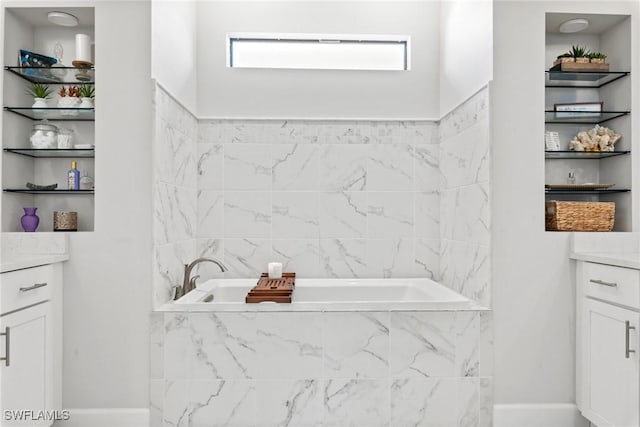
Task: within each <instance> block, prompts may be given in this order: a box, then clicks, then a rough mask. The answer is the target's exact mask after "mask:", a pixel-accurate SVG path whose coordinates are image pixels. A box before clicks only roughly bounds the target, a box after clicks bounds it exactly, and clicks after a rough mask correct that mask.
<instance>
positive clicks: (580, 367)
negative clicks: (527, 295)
mask: <svg viewBox="0 0 640 427" xmlns="http://www.w3.org/2000/svg"><path fill="white" fill-rule="evenodd" d="M576 279H577V288H576V289H577V312H576V315H577V328H576V331H577V343H576V344H577V363H576V384H577V387H576V394H577V404H578V409H580V411H581V412H582V415H583V416H584V417H586V418H587V419H588V420H589V421H591V422H592V423H593V424H595V425H596V426H598V427H609V426H610V427H638V426H640V365H639V362H638V361H639V354H638V351H639V345H640V339H639V338H640V334H639V328H640V271H639V270H636V269H632V268H623V267H618V266H612V265H604V264H597V263H592V262H583V261H580V262H578V269H577V273H576Z"/></svg>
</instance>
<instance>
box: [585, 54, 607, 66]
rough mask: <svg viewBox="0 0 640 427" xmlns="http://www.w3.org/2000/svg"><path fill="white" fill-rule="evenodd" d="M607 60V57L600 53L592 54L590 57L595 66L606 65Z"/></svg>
mask: <svg viewBox="0 0 640 427" xmlns="http://www.w3.org/2000/svg"><path fill="white" fill-rule="evenodd" d="M606 59H607V55H605V54H604V53H600V52H592V53H591V55H589V60H590V62H591V63H593V64H604V62H605V60H606Z"/></svg>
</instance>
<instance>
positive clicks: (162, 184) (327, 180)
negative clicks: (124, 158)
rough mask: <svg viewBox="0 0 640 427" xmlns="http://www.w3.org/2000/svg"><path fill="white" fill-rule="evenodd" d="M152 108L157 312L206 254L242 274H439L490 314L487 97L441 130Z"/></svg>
mask: <svg viewBox="0 0 640 427" xmlns="http://www.w3.org/2000/svg"><path fill="white" fill-rule="evenodd" d="M154 99H155V103H154V108H155V109H156V114H155V115H154V116H155V118H156V123H155V133H156V134H155V141H156V142H155V145H154V147H155V148H154V167H155V177H156V180H155V192H156V196H155V197H154V203H155V208H154V212H155V214H154V230H155V232H154V236H155V237H154V239H155V245H154V251H155V259H156V263H155V265H156V267H155V286H154V289H155V298H154V301H155V303H156V306H158V305H161V304H162V303H164V302H166V301H167V300H169V298H170V293H171V287H172V286H175V285H176V284H177V283H180V280H181V277H182V274H183V268H184V267H183V265H184V263H185V262H188V261H190V260H192V259H194V258H195V257H197V256H200V255H210V256H216V257H218V258H220V259H222V260H223V261H224V262H225V263H226V264H227V265H228V266H229V267H230V270H231V271H230V272H229V276H235V277H247V276H249V275H251V276H254V275H256V274H257V273H259V272H260V271H262V270H264V266H265V265H266V263H267V262H269V261H271V260H279V261H282V262H283V263H284V264H285V269H289V270H295V271H297V272H299V274H302V275H303V276H306V277H407V276H422V277H431V278H434V279H436V280H439V281H441V282H442V283H444V284H445V285H447V286H449V287H451V288H453V289H455V290H456V291H459V292H460V293H462V294H464V295H465V296H468V297H470V298H473V299H475V300H478V301H479V302H480V303H482V304H484V305H487V306H489V305H490V291H489V286H488V283H489V275H490V272H489V230H490V220H489V218H490V212H489V197H490V194H489V193H490V190H489V188H490V182H489V160H488V159H489V142H490V141H489V138H490V134H489V112H488V111H489V88H488V87H485V88H484V89H482V90H480V91H479V92H478V93H476V94H475V95H473V96H472V97H471V98H469V99H468V100H467V101H465V102H464V103H463V104H461V105H460V106H459V107H458V108H456V109H454V110H453V111H452V112H451V113H449V114H448V115H447V116H446V117H444V118H443V119H442V121H441V122H440V123H435V122H400V121H389V122H378V121H375V122H373V121H317V120H295V121H278V120H200V121H198V120H197V119H196V117H195V116H194V115H193V114H191V113H190V112H189V111H188V110H187V109H185V108H184V107H183V106H181V105H180V103H179V102H177V101H175V100H174V99H173V98H172V97H171V96H170V95H169V94H168V93H166V91H164V89H163V88H162V87H161V86H160V85H156V94H155V98H154ZM407 165H409V167H407ZM203 267H204V268H208V270H207V271H205V272H203V273H204V274H203V275H206V276H212V275H215V274H216V272H215V270H213V269H212V268H211V267H210V266H207V265H203Z"/></svg>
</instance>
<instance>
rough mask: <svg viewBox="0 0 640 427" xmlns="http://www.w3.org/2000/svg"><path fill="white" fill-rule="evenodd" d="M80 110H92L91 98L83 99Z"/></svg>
mask: <svg viewBox="0 0 640 427" xmlns="http://www.w3.org/2000/svg"><path fill="white" fill-rule="evenodd" d="M81 99H82V103H81V104H80V108H93V98H89V97H83V98H81Z"/></svg>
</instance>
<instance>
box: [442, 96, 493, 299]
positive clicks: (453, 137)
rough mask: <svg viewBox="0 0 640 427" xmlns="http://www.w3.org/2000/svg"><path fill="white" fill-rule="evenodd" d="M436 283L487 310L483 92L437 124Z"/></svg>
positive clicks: (488, 223)
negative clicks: (437, 257) (437, 254)
mask: <svg viewBox="0 0 640 427" xmlns="http://www.w3.org/2000/svg"><path fill="white" fill-rule="evenodd" d="M439 130H440V154H439V159H440V172H441V185H440V237H441V250H440V268H439V269H440V281H441V283H443V284H445V285H447V286H449V287H451V288H452V289H454V290H456V291H457V292H460V293H461V294H463V295H465V296H467V297H469V298H472V299H474V300H476V301H478V302H480V303H481V304H483V305H486V306H487V307H488V306H490V305H491V290H490V286H489V280H490V258H489V255H490V251H489V248H490V230H491V217H490V204H489V201H490V188H491V187H490V169H489V160H490V158H489V155H490V151H489V148H490V123H489V88H488V87H486V88H484V89H482V90H481V91H479V92H478V93H476V94H475V95H474V96H472V97H471V98H470V99H468V100H467V101H466V102H464V103H463V104H462V105H460V106H459V107H458V108H456V109H455V110H453V111H452V112H451V113H449V114H448V115H447V116H446V117H444V118H443V119H442V120H441V122H440V127H439Z"/></svg>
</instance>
